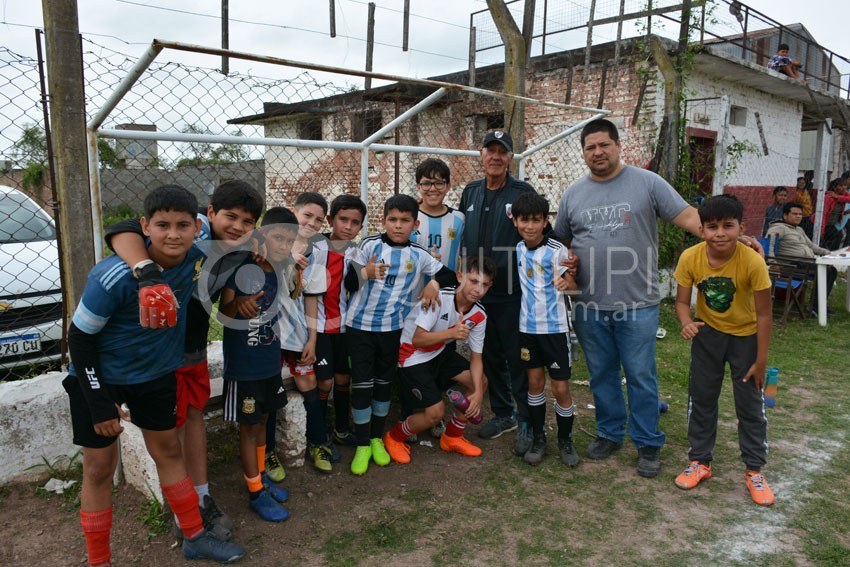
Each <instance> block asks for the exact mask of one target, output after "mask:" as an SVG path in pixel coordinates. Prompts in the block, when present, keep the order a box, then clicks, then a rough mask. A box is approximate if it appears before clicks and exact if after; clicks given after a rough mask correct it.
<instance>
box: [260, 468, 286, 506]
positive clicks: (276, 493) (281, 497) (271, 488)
mask: <svg viewBox="0 0 850 567" xmlns="http://www.w3.org/2000/svg"><path fill="white" fill-rule="evenodd" d="M263 488H265V489H266V492H268V493H269V494H270V495H271V497H272V498H274V499H275V500H277V501H278V502H286V501H287V500H289V492H287V491H286V490H284V489H283V488H280V487H279V486H278V485H276V484H275V483H274V482H272V479H271V478H269V475H267V474H266V473H263Z"/></svg>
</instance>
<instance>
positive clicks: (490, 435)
mask: <svg viewBox="0 0 850 567" xmlns="http://www.w3.org/2000/svg"><path fill="white" fill-rule="evenodd" d="M516 428H517V422H516V418H515V417H514V416H512V415H509V416H507V417H500V416H498V415H497V416H494V417H492V418H490V419H489V420H488V421H487V423H485V424H484V425H483V426H481V429H479V430H478V436H479V437H481V438H482V439H495V438H496V437H500V436H501V435H502V434H503V433H508V432H509V431H513V430H514V429H516Z"/></svg>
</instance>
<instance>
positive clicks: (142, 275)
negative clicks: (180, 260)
mask: <svg viewBox="0 0 850 567" xmlns="http://www.w3.org/2000/svg"><path fill="white" fill-rule="evenodd" d="M161 270H162V269H161V268H160V267H159V266H158V265H157V264H156V263H154V262H153V261H151V260H148V261H147V262H139V263H138V264H136V266H135V267H134V268H133V276H134V277H135V278H136V279H137V280H139V324H140V325H141V326H142V327H150V328H151V329H164V328H166V327H173V326H174V325H176V324H177V308H178V307H179V305H178V304H177V300H176V299H175V298H174V294H173V293H172V292H171V288H170V287H169V286H168V284H167V283H166V282H165V280H164V279H163V277H162V272H161Z"/></svg>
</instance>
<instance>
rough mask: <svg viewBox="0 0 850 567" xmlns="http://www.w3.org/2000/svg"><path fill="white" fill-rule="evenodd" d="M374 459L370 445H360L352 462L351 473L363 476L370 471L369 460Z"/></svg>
mask: <svg viewBox="0 0 850 567" xmlns="http://www.w3.org/2000/svg"><path fill="white" fill-rule="evenodd" d="M371 458H372V447H370V446H369V445H359V446H358V447H357V450H356V451H355V453H354V460H353V461H351V472H352V473H354V474H356V475H358V476H361V475H364V474H366V471H368V470H369V460H370V459H371Z"/></svg>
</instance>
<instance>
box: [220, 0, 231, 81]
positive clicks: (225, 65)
mask: <svg viewBox="0 0 850 567" xmlns="http://www.w3.org/2000/svg"><path fill="white" fill-rule="evenodd" d="M228 1H229V0H221V48H222V49H230V14H229V12H230V7H229V6H228ZM221 72H222V73H223V74H224V75H227V74H228V73H230V58H229V57H228V56H227V55H222V56H221Z"/></svg>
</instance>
